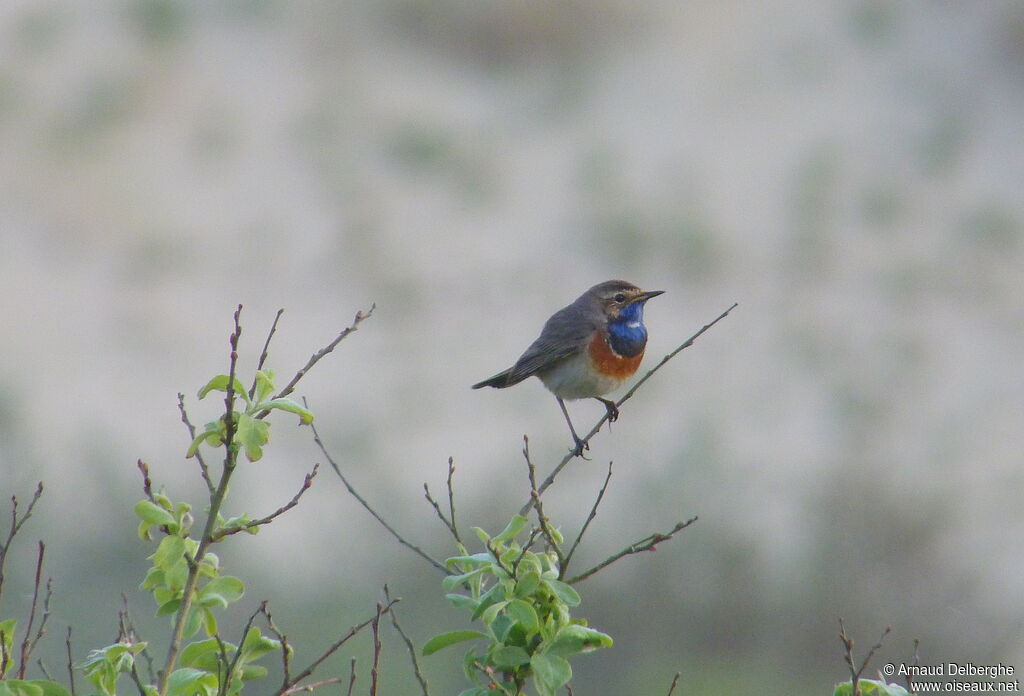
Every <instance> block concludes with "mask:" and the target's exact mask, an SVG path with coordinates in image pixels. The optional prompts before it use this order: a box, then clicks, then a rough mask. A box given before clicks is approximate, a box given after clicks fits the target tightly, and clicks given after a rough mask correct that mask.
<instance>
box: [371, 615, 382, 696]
mask: <svg viewBox="0 0 1024 696" xmlns="http://www.w3.org/2000/svg"><path fill="white" fill-rule="evenodd" d="M383 606H384V605H383V604H381V603H380V602H377V615H376V616H374V617H373V622H372V623H371V624H370V626H371V627H372V629H373V665H372V666H371V667H370V696H377V683H378V678H379V676H380V674H379V670H380V653H381V644H380V610H381V609H382V608H383Z"/></svg>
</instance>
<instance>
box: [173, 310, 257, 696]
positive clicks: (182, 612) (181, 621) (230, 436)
mask: <svg viewBox="0 0 1024 696" xmlns="http://www.w3.org/2000/svg"><path fill="white" fill-rule="evenodd" d="M241 313H242V305H238V309H236V310H235V314H234V330H233V331H232V332H231V335H230V337H229V338H228V343H229V345H230V346H231V359H230V368H229V370H228V384H227V390H226V393H225V395H224V442H223V447H224V465H223V471H222V472H221V476H220V481H219V482H218V483H217V488H216V490H214V492H213V493H212V494H211V495H210V506H209V508H208V510H207V517H206V524H205V526H204V528H203V534H202V536H201V537H200V539H199V546H198V547H197V548H196V552H195V556H194V557H192V558H189V557H188V556H187V555H186V560H187V561H188V576H187V577H186V578H185V585H184V587H183V588H182V595H181V606H179V607H178V612H177V616H176V617H175V621H174V628H173V629H172V631H171V640H170V644H169V645H168V648H167V658H166V660H165V662H164V667H163V669H161V670H160V674H159V677H160V678H159V680H158V681H157V693H158V694H159V695H160V696H164V695H165V694H166V693H167V686H168V681H167V680H168V679H169V678H170V676H171V672H172V671H174V665H175V663H176V662H177V661H178V654H179V653H180V652H181V642H182V638H183V636H184V633H185V622H186V620H187V619H188V615H189V610H190V609H191V606H192V600H193V599H194V597H193V595H194V594H195V591H196V584H197V583H198V580H199V564H200V562H201V561H202V560H203V558H204V557H205V556H206V551H207V549H208V548H209V547H210V544H211V543H212V542H213V530H214V527H215V526H216V524H217V516H218V514H219V513H220V507H221V505H222V504H223V502H224V497H225V496H226V495H227V492H228V482H229V481H230V480H231V474H232V473H233V472H234V470H235V465H236V464H237V462H238V452H237V450H236V448H235V419H234V405H235V388H234V384H235V371H236V368H237V367H238V339H239V337H240V336H241V335H242V327H241V324H239V317H240V316H241Z"/></svg>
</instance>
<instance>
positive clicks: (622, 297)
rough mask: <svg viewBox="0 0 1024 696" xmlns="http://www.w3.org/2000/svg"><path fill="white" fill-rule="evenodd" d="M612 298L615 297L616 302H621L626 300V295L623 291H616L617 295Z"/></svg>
mask: <svg viewBox="0 0 1024 696" xmlns="http://www.w3.org/2000/svg"><path fill="white" fill-rule="evenodd" d="M612 299H614V300H615V301H616V302H618V303H620V304H621V303H622V302H625V301H626V296H625V295H623V294H622V293H621V292H619V293H616V294H615V297H613V298H612Z"/></svg>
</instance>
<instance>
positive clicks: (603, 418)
mask: <svg viewBox="0 0 1024 696" xmlns="http://www.w3.org/2000/svg"><path fill="white" fill-rule="evenodd" d="M738 304H739V303H735V302H734V303H733V305H732V306H731V307H729V309H727V310H725V311H724V312H722V313H721V314H719V315H718V316H717V317H716V318H715V319H713V320H712V321H711V322H709V323H707V324H705V325H704V326H703V327H701V329H700V331H698V332H697V333H695V334H693V335H692V336H690V337H689V338H688V339H686V340H685V341H683V342H682V343H681V344H680V345H679V347H677V348H676V349H675V350H673V351H672V352H671V353H669V354H668V355H666V356H665V357H664V358H662V359H661V362H659V363H658V364H657V365H655V366H654V367H653V368H651V369H650V370H648V371H647V374H645V375H644V376H643V377H641V378H640V379H639V380H638V381H637V383H636V384H634V385H633V387H632V388H631V389H630V390H629V391H628V392H626V393H625V394H624V395H623V397H622V398H621V399H619V400H618V401H617V402H615V406H616V408H618V407H620V406H622V404H624V403H626V402H627V401H629V399H631V398H632V397H633V394H635V393H636V391H637V390H638V389H639V388H640V387H641V386H643V384H644V382H646V381H647V380H649V379H650V378H651V377H652V376H653V375H654V373H655V372H657V371H658V370H660V369H661V368H662V367H664V365H665V363H667V362H668V361H669V360H671V359H672V358H674V357H676V355H678V354H679V353H680V352H681V351H683V350H685V349H686V348H689V347H690V346H692V345H693V344H694V342H695V341H696V340H697V339H698V338H700V336H701V335H702V334H703V333H704V332H705V331H707V330H708V329H710V328H711V327H712V326H714V325H715V324H717V323H718V322H720V321H721V320H722V319H725V318H726V317H727V316H728V315H729V312H731V311H732V310H734V309H735V308H736V307H737V306H738ZM608 417H609V414H608V413H605V414H604V415H603V416H601V418H600V419H599V420H598V421H597V424H596V425H595V426H594V427H593V428H591V429H590V432H589V433H587V434H586V436H585V437H583V439H582V443H583V444H584V445H586V444H589V442H590V438H592V437H594V435H597V433H598V432H599V431H600V430H601V427H602V426H603V425H604V424H605V422H607V420H608ZM575 457H576V455H575V452H570V453H569V454H567V455H565V456H564V457H563V458H562V461H561V462H559V464H558V466H556V467H555V468H554V470H552V472H551V473H550V474H548V477H547V478H546V479H544V482H543V483H541V484H540V486H539V487H538V488H537V492H538V493H543V492H544V491H546V490H547V489H548V486H550V485H551V484H552V483H554V482H555V477H557V476H558V474H559V472H561V471H562V469H564V468H565V466H566V464H568V463H569V462H570V461H572V460H573V459H575ZM532 506H533V498H531V499H530V500H529V502H527V503H526V504H525V505H524V506H523V507H522V509H521V510H520V511H519V514H520V515H525V514H526V513H527V512H529V510H530V508H531V507H532Z"/></svg>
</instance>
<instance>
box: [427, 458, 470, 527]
mask: <svg viewBox="0 0 1024 696" xmlns="http://www.w3.org/2000/svg"><path fill="white" fill-rule="evenodd" d="M454 474H455V460H454V459H453V458H452V457H448V517H445V516H444V513H443V512H441V506H440V505H439V504H438V502H437V501H436V500H434V496H432V495H431V494H430V487H429V486H428V485H427V484H426V483H424V484H423V493H424V496H425V497H426V499H427V502H429V503H430V505H431V506H432V507H433V508H434V512H436V513H437V516H438V518H439V519H440V520H441V523H442V524H443V525H444V526H445V527H447V528H448V531H449V532H451V534H452V536H453V537H454V538H455V542H456V543H457V544H459V545H460V546H461V545H462V538H461V537H460V536H459V529H458V527H456V526H455V493H454V491H453V489H452V476H454Z"/></svg>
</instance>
